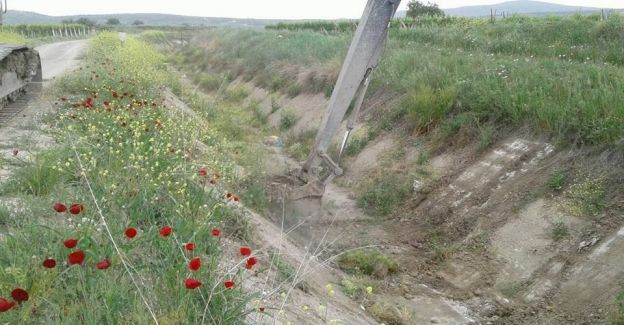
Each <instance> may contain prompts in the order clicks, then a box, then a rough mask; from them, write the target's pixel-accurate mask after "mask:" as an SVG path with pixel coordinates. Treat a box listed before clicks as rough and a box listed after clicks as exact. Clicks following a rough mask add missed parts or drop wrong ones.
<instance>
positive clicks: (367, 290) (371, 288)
mask: <svg viewBox="0 0 624 325" xmlns="http://www.w3.org/2000/svg"><path fill="white" fill-rule="evenodd" d="M366 293H368V294H369V295H370V294H372V293H373V287H366Z"/></svg>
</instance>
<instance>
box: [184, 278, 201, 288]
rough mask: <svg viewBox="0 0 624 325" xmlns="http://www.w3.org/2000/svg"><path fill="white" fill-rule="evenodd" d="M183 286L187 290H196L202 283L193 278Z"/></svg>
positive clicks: (187, 280)
mask: <svg viewBox="0 0 624 325" xmlns="http://www.w3.org/2000/svg"><path fill="white" fill-rule="evenodd" d="M184 285H185V286H186V288H187V289H191V290H192V289H197V288H199V287H201V285H202V283H201V282H199V281H198V280H196V279H193V278H188V279H186V280H185V281H184Z"/></svg>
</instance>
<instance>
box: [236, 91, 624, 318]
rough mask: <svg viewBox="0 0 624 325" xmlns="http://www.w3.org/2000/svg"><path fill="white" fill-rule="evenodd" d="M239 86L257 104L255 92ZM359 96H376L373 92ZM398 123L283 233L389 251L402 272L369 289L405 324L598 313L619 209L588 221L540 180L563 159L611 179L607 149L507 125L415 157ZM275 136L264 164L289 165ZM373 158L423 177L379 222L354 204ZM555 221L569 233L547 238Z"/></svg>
mask: <svg viewBox="0 0 624 325" xmlns="http://www.w3.org/2000/svg"><path fill="white" fill-rule="evenodd" d="M247 86H248V87H250V89H251V92H252V94H253V95H254V96H256V99H259V100H260V101H262V98H264V99H265V103H266V98H269V97H263V96H264V95H265V94H267V93H266V92H264V91H261V90H258V88H255V87H253V86H251V85H247ZM304 97H305V98H306V99H308V97H309V95H304V96H302V97H301V98H302V99H303V98H304ZM278 98H279V99H281V100H285V101H286V102H287V103H292V102H297V103H298V105H299V106H297V110H298V112H296V114H297V115H298V116H301V119H302V120H305V121H309V120H314V118H317V117H318V115H319V107H320V106H322V105H321V103H320V102H317V101H310V100H302V101H298V100H297V98H294V99H288V98H286V97H283V96H282V97H278ZM274 101H275V99H274ZM307 103H310V105H309V106H308V105H307ZM274 104H275V103H274ZM325 104H326V100H325ZM367 105H368V106H371V105H377V106H379V105H378V103H377V102H373V101H372V100H371V101H369V102H368V103H365V106H366V108H368V106H367ZM280 106H281V105H280ZM282 107H283V106H282ZM268 112H270V111H268ZM308 112H309V114H310V115H311V116H307V115H306V114H308ZM278 114H279V111H278V112H275V113H273V114H272V115H271V117H270V121H277V116H278ZM312 125H314V124H312ZM306 126H307V127H309V126H310V124H309V123H307V124H306ZM401 132H403V131H395V132H389V133H386V134H382V135H381V136H379V137H377V138H376V139H374V140H373V141H371V142H370V143H369V144H368V145H367V146H366V147H365V148H364V149H363V150H362V151H361V152H360V153H359V154H358V155H357V156H355V157H353V158H350V159H347V160H345V162H344V165H345V169H346V171H347V172H346V175H345V176H344V177H343V178H342V179H340V180H338V181H335V182H334V183H335V184H340V185H341V186H337V185H335V184H330V185H329V186H328V187H327V189H326V192H325V196H324V198H323V201H322V209H321V214H320V216H319V217H318V218H315V219H306V220H301V219H297V220H293V221H291V224H299V226H298V229H299V230H301V231H300V232H299V233H297V232H294V233H292V234H291V236H294V237H295V238H300V239H301V238H303V239H305V241H309V242H313V243H319V242H320V243H322V244H323V245H325V246H326V249H327V255H326V256H332V254H337V253H340V252H342V251H344V250H345V249H351V248H354V247H363V246H369V245H374V246H377V247H380V248H382V249H383V250H384V251H385V252H386V253H387V254H389V255H392V256H394V257H395V258H397V259H398V260H399V261H400V263H401V272H399V274H398V275H390V276H388V277H386V278H385V279H384V280H382V281H377V283H378V285H379V291H380V293H379V296H378V299H380V300H383V301H386V302H388V303H389V305H390V306H393V308H395V309H396V310H399V311H401V310H405V309H406V310H408V313H410V314H411V315H412V317H411V318H410V319H409V320H407V321H403V323H406V324H429V323H436V324H477V323H483V324H487V323H492V324H494V323H496V324H595V323H606V322H608V320H609V317H610V312H611V311H612V310H613V308H614V298H615V296H616V295H617V294H618V293H619V292H621V283H622V281H623V280H624V267H623V266H624V265H623V264H622V263H624V262H622V261H624V258H623V256H622V254H624V253H622V252H624V228H622V220H621V218H619V217H618V215H617V211H620V212H621V210H612V211H610V212H605V214H606V215H605V216H603V219H602V220H603V221H598V222H596V220H595V219H591V218H590V217H586V216H580V217H579V216H576V215H573V214H572V213H570V211H569V210H568V209H566V208H565V207H566V206H567V204H568V202H566V198H565V197H564V195H562V194H561V191H559V192H557V191H549V190H548V189H547V186H546V180H547V179H548V177H550V176H551V175H552V174H554V173H555V172H557V171H560V170H564V169H573V170H576V171H590V172H591V173H592V175H601V174H604V173H609V172H611V173H614V174H617V175H620V176H619V177H621V168H619V167H618V166H617V165H618V162H617V161H618V160H611V161H609V160H606V159H603V158H600V157H599V155H600V154H603V155H609V153H608V152H606V153H604V152H599V153H587V152H583V151H582V150H576V149H573V150H570V151H564V150H557V149H556V148H555V146H553V145H552V144H549V143H548V142H546V141H544V140H542V139H539V138H535V137H532V136H526V135H521V134H518V135H511V136H509V137H508V138H507V139H506V140H504V141H501V142H499V143H497V144H495V145H494V146H492V147H491V148H490V149H488V150H485V151H481V150H479V149H478V148H477V146H476V145H469V146H464V147H461V148H450V149H448V150H444V151H443V152H441V153H439V154H437V155H434V156H433V157H431V158H430V159H428V162H427V163H426V164H425V165H424V166H416V165H417V163H416V161H417V160H418V157H419V154H420V150H421V149H420V147H413V146H409V145H406V144H405V142H404V141H401V140H398V139H401V138H404V137H405V134H402V133H401ZM284 136H286V137H287V136H289V135H288V134H285V135H284ZM282 142H283V140H281V139H279V138H273V139H272V140H271V141H268V142H267V143H269V145H268V147H269V149H268V152H269V155H270V157H271V159H270V161H271V162H272V164H271V170H270V173H274V174H280V173H283V172H284V171H286V170H288V169H289V168H293V166H296V165H297V164H296V162H294V161H292V160H289V159H288V158H287V157H285V156H284V154H283V152H282V151H281V148H280V143H282ZM402 147H404V148H407V149H406V152H405V154H404V155H403V156H402V157H403V158H400V157H399V158H392V157H393V156H392V153H393V152H394V151H396V150H397V149H401V148H402ZM579 157H582V159H583V160H579ZM275 162H281V163H280V164H277V165H279V167H276V164H275ZM381 168H390V169H393V170H405V175H406V176H407V175H411V174H410V173H409V172H410V171H413V170H415V169H418V171H419V173H418V175H419V176H418V178H417V179H415V181H418V182H419V184H424V185H425V186H423V188H422V189H420V188H419V189H416V187H417V186H415V190H414V192H413V193H412V197H411V198H410V199H409V201H408V202H407V203H406V204H405V206H404V207H403V208H402V209H401V210H400V211H399V213H397V214H396V215H395V216H393V217H391V218H389V219H382V220H380V219H375V218H371V217H370V216H368V215H367V214H366V213H364V211H362V210H361V209H359V208H358V206H357V204H356V202H355V196H356V193H357V192H358V191H359V186H361V185H362V184H363V183H362V182H363V181H365V180H366V179H367V178H369V177H370V174H371V173H375V172H378V171H379V170H380V169H381ZM618 170H619V171H620V172H618ZM618 173H619V174H618ZM412 174H413V173H412ZM415 185H417V184H416V183H415ZM344 186H346V187H344ZM613 211H616V212H613ZM286 219H288V216H286ZM274 220H276V219H274ZM301 222H303V224H300V223H301ZM559 222H561V223H562V224H563V225H564V227H565V228H566V229H567V230H568V232H569V234H568V235H567V236H566V237H565V238H562V239H560V240H555V239H554V238H553V235H552V233H553V227H554V225H555V223H559ZM287 223H288V222H287ZM607 225H608V226H607ZM588 229H590V230H588ZM579 245H581V246H583V249H579ZM399 313H401V312H399Z"/></svg>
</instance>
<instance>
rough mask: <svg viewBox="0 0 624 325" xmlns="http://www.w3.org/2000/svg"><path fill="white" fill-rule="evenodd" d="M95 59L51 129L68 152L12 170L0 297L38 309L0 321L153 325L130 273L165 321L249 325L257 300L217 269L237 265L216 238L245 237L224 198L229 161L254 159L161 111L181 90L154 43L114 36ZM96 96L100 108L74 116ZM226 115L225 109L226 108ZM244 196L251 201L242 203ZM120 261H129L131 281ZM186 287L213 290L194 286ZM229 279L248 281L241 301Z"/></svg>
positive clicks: (230, 179)
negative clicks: (74, 254) (21, 297)
mask: <svg viewBox="0 0 624 325" xmlns="http://www.w3.org/2000/svg"><path fill="white" fill-rule="evenodd" d="M85 60H86V62H85V63H84V65H85V66H89V69H85V68H84V67H83V69H81V70H78V71H76V72H75V73H73V74H71V75H69V76H68V77H66V78H64V79H63V80H62V81H61V82H62V83H63V84H62V85H60V86H59V87H57V88H56V89H58V90H59V91H61V92H60V93H58V94H56V95H57V96H58V97H61V96H66V97H68V98H69V100H68V102H66V103H64V104H63V105H62V107H60V108H59V111H58V113H57V114H56V115H54V116H52V117H50V118H49V122H50V132H51V133H52V135H53V136H54V137H55V139H56V140H57V146H55V147H54V148H53V149H49V150H48V151H47V152H43V153H41V154H39V155H37V156H36V159H35V161H34V162H33V163H32V164H29V165H26V166H23V167H21V168H18V169H17V170H15V174H14V176H13V180H12V181H11V182H9V186H8V187H7V188H9V189H13V190H14V191H13V192H10V193H9V194H11V195H12V198H14V199H15V200H17V202H18V207H19V208H17V209H15V211H12V214H13V215H12V216H11V218H4V219H3V220H2V221H3V222H5V223H6V225H5V227H4V229H3V231H2V232H3V236H2V238H1V239H2V245H0V261H2V262H3V263H4V265H6V266H7V267H5V268H3V272H2V273H0V289H2V292H4V293H5V294H4V295H3V296H4V297H7V296H8V293H9V292H10V291H11V290H13V288H15V287H21V288H24V289H26V290H27V291H28V292H29V294H30V300H29V301H28V302H25V303H23V304H21V305H20V306H19V307H18V308H14V309H12V310H10V311H7V312H5V313H2V315H1V316H0V318H1V319H2V321H3V322H6V323H11V324H25V323H46V324H111V323H129V324H130V323H131V324H147V323H151V322H153V321H152V319H151V316H150V313H149V312H148V310H147V309H146V307H145V304H144V302H143V299H142V298H141V297H140V295H139V294H138V290H139V289H137V288H135V285H134V284H133V280H132V279H131V276H133V277H134V278H135V279H137V284H138V286H139V288H140V290H141V291H142V292H143V293H144V295H145V300H146V301H147V303H148V304H149V305H150V306H151V307H152V308H153V309H154V312H155V314H156V317H157V318H158V320H159V321H160V322H161V323H163V324H185V323H188V324H196V323H201V320H202V318H203V314H204V310H206V312H207V313H208V315H207V317H208V319H210V321H209V322H212V323H218V324H243V323H244V321H245V317H246V315H247V314H248V313H249V312H250V310H249V309H247V308H246V305H247V303H248V302H249V301H250V299H251V296H252V294H249V293H244V292H242V291H241V289H240V288H241V287H242V286H241V285H240V282H241V281H243V279H242V274H243V273H242V272H243V270H242V269H233V270H232V272H231V273H229V274H225V273H224V271H223V269H222V268H220V267H219V265H220V264H222V263H227V264H228V265H235V264H236V263H238V262H240V258H235V259H234V260H229V259H227V260H226V257H225V255H224V254H223V250H224V249H225V247H224V246H223V245H222V241H221V240H220V239H219V238H217V237H215V236H213V235H212V234H211V231H212V229H213V228H219V229H221V230H222V236H224V237H228V238H232V239H233V240H236V239H241V238H242V239H245V238H248V234H249V229H248V227H249V223H248V222H247V220H248V217H247V216H246V215H245V212H244V211H243V210H241V209H238V208H236V207H235V206H233V205H232V203H231V201H229V200H227V198H226V197H225V192H226V191H233V188H234V187H233V184H236V183H237V182H238V181H239V180H238V178H237V176H236V173H235V172H234V171H235V169H236V167H237V166H236V163H235V161H234V159H233V158H232V157H235V156H237V151H240V152H238V154H240V155H243V154H247V152H246V151H243V150H240V148H239V147H238V145H237V144H234V143H231V142H229V141H227V140H225V139H224V136H223V135H222V134H221V133H219V132H218V131H217V130H215V129H214V128H212V127H211V126H212V124H208V123H205V121H204V120H203V119H201V118H196V119H190V118H188V117H187V116H185V115H184V114H171V110H170V109H163V106H162V105H161V103H160V98H161V92H160V89H161V86H169V87H171V88H173V89H178V90H179V89H180V88H181V87H180V85H179V84H176V81H175V78H174V77H173V76H172V75H170V74H169V73H168V72H167V70H166V68H165V67H164V65H163V62H164V57H163V56H161V55H160V54H158V53H157V52H155V51H154V50H153V49H152V48H151V47H150V46H149V45H147V44H145V43H142V42H140V41H138V40H136V39H134V38H132V37H130V38H128V39H127V40H126V41H125V42H124V43H122V42H121V41H119V38H118V35H117V34H116V33H103V34H100V35H98V36H97V37H96V38H95V39H93V40H92V41H91V43H90V46H89V50H88V53H87V55H86V58H85ZM92 71H93V73H92ZM96 74H97V75H98V78H95V77H94V75H96ZM121 80H123V83H122V82H121ZM113 91H114V92H116V93H117V94H118V95H119V96H117V97H115V96H113ZM94 92H95V93H97V95H98V96H97V98H93V97H92V96H93V93H94ZM124 93H127V94H126V95H123V94H124ZM130 95H132V96H130ZM87 97H91V98H92V99H93V105H92V106H93V107H82V108H79V109H77V108H73V107H72V104H80V103H85V101H86V98H87ZM238 97H240V94H233V95H231V96H230V97H229V98H227V100H229V102H227V103H226V102H223V103H220V105H225V106H227V105H235V103H236V102H235V100H236V99H237V98H238ZM104 101H108V102H110V105H109V107H110V109H109V108H107V107H106V106H105V105H104ZM143 103H146V104H143ZM152 103H153V105H152ZM83 106H84V105H83ZM221 109H223V110H225V109H226V108H221V107H220V108H215V110H217V111H218V110H221ZM195 141H201V142H203V143H205V144H206V145H207V148H208V149H207V150H208V152H204V153H201V152H198V151H196V150H192V149H191V148H193V147H194V144H195ZM200 168H208V169H209V171H210V174H209V175H208V176H206V178H207V179H204V178H202V176H199V175H198V170H199V169H200ZM213 173H219V174H220V175H221V177H218V178H217V177H216V176H214V174H213ZM211 178H212V179H215V184H214V185H213V184H210V183H209V182H208V180H209V179H211ZM235 194H236V195H241V194H240V193H238V192H235ZM92 196H94V197H95V200H96V201H97V206H96V204H95V201H94V199H93V198H92ZM245 199H246V198H245V197H244V196H243V195H241V202H245ZM55 203H64V204H66V205H70V204H73V203H80V204H83V205H84V206H85V210H84V211H83V212H82V213H81V214H80V215H78V216H74V215H71V214H68V213H65V214H59V213H56V212H55V211H54V210H53V209H52V206H53V205H54V204H55ZM97 207H99V208H100V209H101V211H102V215H103V216H104V217H105V218H106V220H107V224H108V228H109V229H110V231H111V234H112V237H113V239H114V240H115V241H116V243H117V245H118V247H119V249H120V250H121V251H122V252H123V253H122V255H119V254H118V253H117V252H116V250H115V249H114V245H113V243H112V242H111V239H110V238H109V236H108V235H107V233H106V231H105V230H104V227H103V226H102V224H101V216H100V213H98V208H97ZM0 214H2V215H4V214H5V212H4V211H0ZM2 218H3V216H0V219H2ZM165 225H169V226H171V227H173V229H174V231H173V234H174V236H169V237H162V236H160V235H159V230H160V229H161V227H163V226H165ZM127 227H135V228H137V229H138V230H139V234H138V235H137V237H136V238H134V239H131V240H130V239H127V238H125V237H124V231H125V229H126V228H127ZM68 238H75V239H78V240H79V243H78V247H77V248H75V249H73V250H76V249H79V250H83V251H84V252H85V254H86V259H85V261H84V265H83V266H71V267H68V266H67V263H66V261H67V258H68V254H69V253H70V252H71V251H72V250H70V249H67V248H65V247H63V244H62V243H63V241H64V240H66V239H68ZM189 241H192V242H195V243H196V245H197V248H196V250H195V251H193V252H184V251H183V250H181V248H180V247H181V246H182V244H183V243H186V242H189ZM122 256H123V257H124V259H125V260H126V261H127V262H128V263H130V264H131V268H130V273H129V272H128V271H126V269H125V268H124V266H123V265H122V261H121V257H122ZM49 257H52V258H54V259H56V260H57V266H56V268H54V269H46V268H44V267H42V262H43V260H44V259H46V258H49ZM190 257H199V258H201V259H202V265H203V266H202V268H201V269H200V270H199V271H196V272H193V273H192V274H191V272H190V271H189V269H188V264H187V263H188V262H187V258H190ZM105 258H108V259H110V261H111V264H112V265H111V267H110V268H109V269H106V270H98V269H97V268H96V267H95V264H96V263H97V262H98V261H100V260H103V259H105ZM232 263H233V264H232ZM188 277H194V278H197V279H199V280H200V281H201V282H202V283H203V285H202V286H201V287H200V288H198V289H195V290H189V289H186V288H185V286H184V280H185V279H186V278H188ZM229 279H233V280H234V281H236V282H237V284H238V285H237V287H236V288H235V289H233V290H226V289H225V288H224V286H223V281H224V280H229ZM213 287H214V288H215V291H214V294H211V291H212V290H211V289H212V288H213ZM202 296H203V298H202ZM209 297H210V298H209ZM208 299H209V300H208ZM206 306H207V307H206Z"/></svg>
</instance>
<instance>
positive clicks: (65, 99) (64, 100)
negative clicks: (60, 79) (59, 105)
mask: <svg viewBox="0 0 624 325" xmlns="http://www.w3.org/2000/svg"><path fill="white" fill-rule="evenodd" d="M59 99H60V100H61V101H62V102H66V101H67V97H61V98H59Z"/></svg>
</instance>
